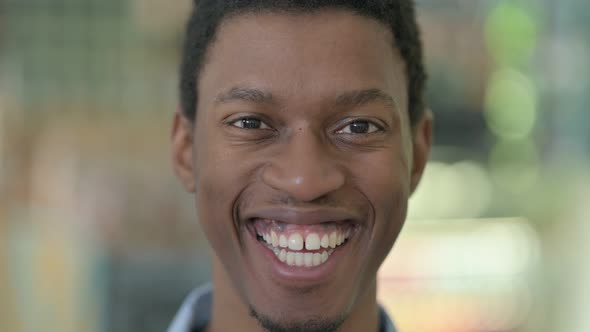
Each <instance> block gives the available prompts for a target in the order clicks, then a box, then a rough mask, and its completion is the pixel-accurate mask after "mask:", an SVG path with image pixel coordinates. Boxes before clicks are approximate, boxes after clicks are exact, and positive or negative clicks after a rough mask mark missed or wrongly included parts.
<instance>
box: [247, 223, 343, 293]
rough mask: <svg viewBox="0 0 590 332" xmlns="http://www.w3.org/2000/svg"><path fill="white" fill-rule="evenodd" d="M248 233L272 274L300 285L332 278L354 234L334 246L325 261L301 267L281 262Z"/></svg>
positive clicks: (304, 285)
mask: <svg viewBox="0 0 590 332" xmlns="http://www.w3.org/2000/svg"><path fill="white" fill-rule="evenodd" d="M248 233H249V234H250V236H249V239H250V240H252V241H254V243H255V246H254V247H255V248H256V251H260V252H261V255H266V256H263V257H264V258H265V261H266V262H269V265H270V267H271V271H272V272H271V273H272V276H273V277H274V278H275V279H277V280H278V281H279V282H282V283H286V284H289V285H290V286H301V287H309V286H310V285H314V284H321V283H323V282H327V281H328V280H330V279H331V278H333V277H334V276H335V275H336V269H337V268H338V266H339V263H342V262H341V260H342V259H344V258H345V257H346V251H347V250H348V247H349V246H350V245H351V240H352V238H353V236H354V235H351V237H350V238H349V239H348V241H346V243H344V244H343V245H341V246H339V247H337V248H335V249H334V252H332V254H330V257H328V260H327V261H326V262H324V263H322V264H320V265H317V266H313V267H301V266H290V265H287V264H286V263H284V262H281V261H280V260H279V258H278V257H277V256H276V255H275V253H274V252H273V251H272V250H270V249H269V248H268V247H267V246H266V245H265V244H263V243H262V242H260V241H258V240H257V239H256V235H254V234H253V233H252V232H248ZM353 234H354V233H353Z"/></svg>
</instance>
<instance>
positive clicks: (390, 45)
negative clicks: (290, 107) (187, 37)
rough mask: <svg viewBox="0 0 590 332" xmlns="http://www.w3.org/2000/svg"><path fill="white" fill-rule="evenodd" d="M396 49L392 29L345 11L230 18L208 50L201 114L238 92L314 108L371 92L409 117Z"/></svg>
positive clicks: (203, 79)
mask: <svg viewBox="0 0 590 332" xmlns="http://www.w3.org/2000/svg"><path fill="white" fill-rule="evenodd" d="M394 43H395V42H394V38H393V35H392V33H391V32H390V31H389V29H388V28H387V26H385V25H384V24H382V23H380V22H379V21H377V20H375V19H371V18H368V17H364V16H360V15H356V14H354V13H353V12H350V11H346V10H334V9H330V10H321V11H317V12H313V13H276V12H262V13H247V14H238V15H234V16H231V17H229V18H226V19H225V20H224V21H223V23H222V24H221V26H220V27H219V29H218V31H217V34H216V38H215V40H214V41H213V43H212V45H211V46H210V48H209V51H208V54H207V61H206V63H205V65H204V67H203V69H202V72H201V75H200V80H199V87H198V89H199V96H200V98H199V109H202V108H201V107H202V106H206V105H203V104H207V103H211V102H212V101H213V100H214V98H215V96H217V95H219V94H220V93H222V92H224V91H227V90H228V89H231V88H233V87H236V86H255V87H256V88H260V89H263V90H265V91H269V92H272V94H273V96H279V97H281V98H283V99H285V100H289V99H290V98H291V99H296V100H298V101H299V102H304V101H308V102H310V103H313V102H315V101H319V100H320V99H322V98H326V97H332V96H334V95H338V94H340V93H342V92H346V91H350V90H360V89H370V88H374V89H380V90H383V91H386V92H387V93H389V94H391V95H392V96H393V97H394V98H395V99H396V101H397V102H398V103H399V105H398V106H399V107H400V108H401V109H407V102H406V84H405V76H404V73H405V70H404V62H403V60H402V58H401V56H400V55H399V53H398V50H397V48H396V47H395V44H394ZM303 96H304V97H305V98H302V97H303ZM205 108H206V107H205Z"/></svg>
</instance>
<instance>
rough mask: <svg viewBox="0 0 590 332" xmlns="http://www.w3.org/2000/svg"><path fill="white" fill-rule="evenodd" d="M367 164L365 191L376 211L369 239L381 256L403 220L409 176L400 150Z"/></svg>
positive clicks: (405, 210)
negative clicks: (368, 166)
mask: <svg viewBox="0 0 590 332" xmlns="http://www.w3.org/2000/svg"><path fill="white" fill-rule="evenodd" d="M370 165H372V167H371V169H370V170H368V171H366V172H365V173H366V177H365V179H364V182H365V184H364V186H365V188H366V189H365V190H364V191H365V194H366V195H367V196H368V198H369V200H370V202H371V204H372V205H373V208H374V213H375V215H374V224H373V225H372V226H373V230H372V234H371V236H372V241H371V243H372V244H373V250H375V251H376V255H375V257H376V259H378V260H382V259H384V258H385V256H386V255H387V253H388V252H389V250H390V249H391V247H392V246H393V244H394V242H395V240H396V239H397V236H398V234H399V232H400V230H401V228H402V226H403V224H404V221H405V218H406V213H407V206H408V198H409V190H410V176H409V172H408V162H407V159H406V158H405V156H404V155H403V154H402V153H401V152H400V153H395V154H391V155H383V156H381V157H380V158H375V159H374V160H372V161H371V163H370Z"/></svg>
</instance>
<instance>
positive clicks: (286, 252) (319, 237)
mask: <svg viewBox="0 0 590 332" xmlns="http://www.w3.org/2000/svg"><path fill="white" fill-rule="evenodd" d="M251 225H252V226H253V228H254V231H255V234H256V239H257V240H258V241H259V242H260V243H261V244H263V245H264V246H265V247H266V248H268V249H269V250H270V251H272V252H273V253H274V254H275V256H276V257H277V258H278V260H279V261H280V262H281V263H283V264H286V265H288V266H293V267H301V268H313V267H316V266H319V265H322V264H324V263H326V262H327V261H328V260H329V259H330V256H331V255H332V253H334V251H335V250H338V249H340V248H341V247H343V246H345V245H346V244H347V243H348V242H349V239H350V238H351V237H352V236H353V234H354V233H355V229H356V226H355V225H354V224H352V223H347V222H324V223H321V224H313V225H300V224H288V223H284V222H280V221H276V220H272V219H254V220H252V222H251Z"/></svg>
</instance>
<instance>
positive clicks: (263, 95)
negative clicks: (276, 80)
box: [215, 87, 275, 104]
mask: <svg viewBox="0 0 590 332" xmlns="http://www.w3.org/2000/svg"><path fill="white" fill-rule="evenodd" d="M274 100H275V99H274V97H273V96H272V94H271V93H270V92H265V91H262V90H260V89H256V88H249V87H233V88H231V89H230V90H229V91H227V92H224V93H221V94H219V95H218V96H217V98H215V103H216V104H224V103H229V102H232V101H247V102H251V103H257V104H270V103H273V102H274Z"/></svg>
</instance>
